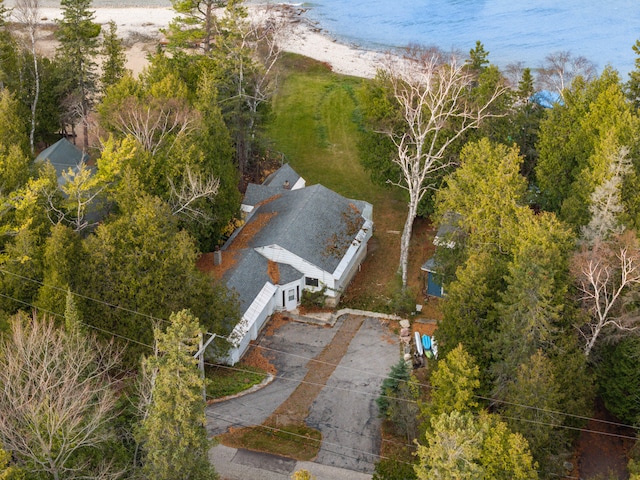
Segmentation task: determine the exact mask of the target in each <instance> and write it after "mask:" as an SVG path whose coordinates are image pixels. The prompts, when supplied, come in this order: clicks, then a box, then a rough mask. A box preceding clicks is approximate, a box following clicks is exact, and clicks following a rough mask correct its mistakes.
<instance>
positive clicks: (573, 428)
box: [0, 293, 637, 479]
mask: <svg viewBox="0 0 640 480" xmlns="http://www.w3.org/2000/svg"><path fill="white" fill-rule="evenodd" d="M0 296H2V297H4V298H7V299H10V300H14V301H16V302H19V303H21V304H23V305H27V306H30V307H32V308H36V309H39V307H37V306H35V305H34V304H31V303H28V302H25V301H23V300H20V299H17V298H13V297H11V296H9V295H6V294H3V293H0ZM40 310H42V311H43V312H45V313H49V314H51V315H54V316H57V317H63V318H64V315H61V314H59V313H56V312H53V311H50V310H46V309H43V308H40ZM80 323H81V324H83V325H85V326H87V327H89V328H93V329H96V330H98V331H102V332H103V333H108V334H111V335H113V336H116V337H119V338H122V339H124V340H127V341H131V342H134V343H137V344H139V345H142V346H145V347H148V348H150V349H153V347H152V346H151V345H148V344H145V343H142V342H139V341H137V340H134V339H131V338H128V337H125V336H122V335H119V334H117V333H115V332H111V331H108V330H105V329H101V328H99V327H95V326H94V325H90V324H87V323H85V322H80ZM272 350H274V351H277V352H279V353H284V354H287V353H288V352H284V351H279V350H275V349H272ZM294 355H295V354H294ZM296 356H299V355H296ZM299 357H300V356H299ZM301 358H306V359H308V360H309V361H312V360H314V359H311V358H309V357H301ZM314 361H315V360H314ZM317 362H318V363H325V364H327V365H331V366H334V367H336V368H337V367H339V366H340V365H337V364H331V363H329V362H323V361H317ZM208 365H210V366H211V365H213V366H220V365H215V364H211V363H208ZM229 368H234V367H229ZM342 368H347V369H351V370H355V371H360V372H364V373H371V372H366V371H362V370H358V369H354V368H351V367H342ZM234 369H236V370H240V369H237V368H234ZM245 371H247V370H245ZM374 375H375V376H379V377H382V378H390V377H388V376H381V375H376V374H374ZM276 378H281V379H283V380H288V381H295V382H298V383H309V384H312V385H317V386H322V387H323V388H335V389H339V390H347V389H344V388H341V387H331V386H328V385H326V384H318V383H313V382H306V381H304V380H292V379H288V378H286V377H276ZM419 385H423V386H426V387H429V388H433V387H432V386H430V385H426V384H420V383H419ZM348 391H352V390H348ZM357 393H360V394H363V395H368V396H374V395H373V394H371V393H368V392H357ZM209 398H212V397H210V396H209ZM393 398H395V397H393ZM479 398H482V397H479ZM407 401H409V402H411V403H417V402H415V401H413V400H407ZM524 407H527V408H533V409H537V410H542V411H545V410H544V409H539V408H536V407H528V406H524ZM261 410H262V411H264V412H266V411H265V410H263V409H261ZM548 412H553V411H548ZM560 414H562V412H560ZM212 415H213V417H216V418H218V419H220V420H222V421H225V422H227V423H229V424H234V423H236V422H235V421H234V422H232V421H230V420H229V418H228V417H223V416H221V415H217V414H215V413H213V414H210V413H207V411H206V409H205V416H206V417H208V418H211V417H212ZM566 415H569V414H566ZM569 416H570V415H569ZM501 417H502V418H506V419H510V420H515V421H522V422H528V423H534V424H539V425H544V426H550V427H553V428H566V429H570V430H575V431H580V432H585V433H593V434H600V435H606V436H610V437H617V438H623V439H628V440H634V441H635V440H637V438H636V437H631V436H627V435H620V434H615V433H609V432H600V431H596V430H589V429H585V428H578V427H571V426H568V425H557V424H552V423H547V422H540V421H536V420H530V419H525V418H521V417H508V416H504V415H501ZM232 418H235V420H236V421H240V424H241V425H242V426H244V427H247V428H248V427H257V428H262V429H267V430H271V431H277V432H281V433H285V434H287V435H291V436H295V437H298V438H300V439H301V440H302V441H309V440H312V441H314V442H316V443H318V442H319V443H320V448H324V446H325V445H328V446H335V447H339V448H347V449H350V450H352V451H354V452H357V453H362V454H364V455H370V456H372V457H377V458H379V459H382V460H391V458H390V457H385V456H383V455H379V454H375V453H373V452H366V451H364V450H360V449H355V448H353V447H348V446H344V445H341V444H338V443H334V442H327V441H326V440H324V441H323V440H315V439H311V438H309V437H307V436H304V435H300V434H296V433H293V432H288V431H286V430H282V429H279V428H276V427H271V426H267V425H250V424H245V423H244V422H243V421H242V419H240V418H238V417H232ZM584 418H587V417H584ZM592 420H598V419H592ZM605 423H613V424H614V425H621V426H626V425H624V424H616V423H615V422H605ZM321 424H322V425H327V426H329V427H333V428H337V427H336V426H335V425H331V424H328V423H321ZM337 430H339V431H342V432H345V433H348V434H354V433H356V432H352V431H350V430H346V429H344V428H337ZM359 435H360V436H363V437H366V438H377V437H372V436H370V435H363V434H359ZM385 441H387V442H390V441H388V440H385ZM390 443H394V444H397V445H402V446H409V447H414V448H415V446H413V445H409V444H404V443H400V442H390ZM329 453H332V454H334V455H338V456H342V457H344V458H350V459H353V460H361V459H360V458H358V457H353V456H349V455H346V454H344V453H340V452H335V451H331V450H329ZM395 460H396V461H397V462H399V463H403V464H405V465H409V466H413V465H414V464H413V463H409V462H404V461H401V460H397V459H395ZM562 478H570V479H574V478H576V477H570V476H566V475H565V476H563V477H562Z"/></svg>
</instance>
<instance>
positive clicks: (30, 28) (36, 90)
mask: <svg viewBox="0 0 640 480" xmlns="http://www.w3.org/2000/svg"><path fill="white" fill-rule="evenodd" d="M13 16H14V18H15V19H16V21H17V22H18V23H19V24H20V25H22V27H23V28H24V29H25V30H26V34H27V36H28V40H29V46H28V48H29V51H30V53H31V56H32V58H33V82H34V85H33V98H32V99H31V128H30V130H29V146H30V147H31V153H33V152H34V148H35V147H34V145H35V131H36V110H37V107H38V100H39V97H40V70H39V66H38V56H37V54H36V44H37V42H38V30H39V27H40V2H39V0H15V7H14V10H13Z"/></svg>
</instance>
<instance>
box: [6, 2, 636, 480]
mask: <svg viewBox="0 0 640 480" xmlns="http://www.w3.org/2000/svg"><path fill="white" fill-rule="evenodd" d="M15 3H16V6H15V7H14V15H15V16H16V18H18V19H19V23H18V24H17V25H16V24H11V23H9V22H8V20H7V18H8V11H7V9H6V8H4V7H3V2H2V0H0V112H1V114H0V329H1V331H2V337H1V339H0V385H2V393H0V441H1V442H2V447H3V450H2V451H1V452H0V478H7V479H14V478H16V479H17V478H29V479H31V478H34V479H36V478H37V479H39V478H42V479H49V478H53V479H56V480H57V479H62V478H69V479H72V478H105V479H106V478H148V479H180V478H185V479H186V478H189V479H199V478H202V479H209V478H217V475H216V473H215V469H214V468H213V466H212V465H210V464H209V462H208V460H207V451H208V448H209V446H210V442H209V441H208V440H207V437H206V431H205V428H204V425H205V421H206V418H205V413H204V404H205V402H204V400H205V399H203V395H202V392H203V387H204V380H203V379H202V378H201V377H200V374H199V372H198V370H197V362H196V361H195V360H194V358H193V355H194V353H195V352H197V351H198V348H199V347H198V345H199V341H200V339H201V337H202V335H203V333H206V332H208V333H215V334H217V335H218V336H219V337H220V341H219V342H216V343H215V344H214V347H213V349H214V350H215V352H216V353H219V354H223V353H224V350H225V348H228V345H229V339H227V340H225V338H226V337H228V335H229V334H230V333H231V331H232V329H233V327H234V326H235V325H236V323H237V322H238V320H239V317H240V314H239V311H238V310H239V307H238V305H237V302H236V300H235V296H234V293H233V292H230V291H229V290H228V289H227V288H226V287H225V285H224V284H223V283H222V282H220V281H216V280H214V279H212V278H211V277H210V276H208V275H206V274H205V273H203V272H202V271H200V270H199V269H198V268H197V266H196V265H197V260H198V259H199V258H200V256H201V254H202V253H203V252H210V251H212V250H213V249H215V248H216V247H219V246H220V245H221V244H222V243H223V242H224V240H225V239H226V238H227V237H228V236H229V235H230V234H231V233H232V232H233V230H234V229H235V228H237V226H238V225H241V222H242V218H241V216H240V208H239V207H240V199H241V192H242V190H243V188H244V186H245V185H246V183H247V182H249V181H260V180H261V179H262V177H263V176H264V173H265V172H266V171H269V169H270V168H272V167H273V166H274V165H278V164H279V163H278V162H279V161H280V159H281V158H282V157H283V154H282V152H278V151H277V150H276V148H277V145H276V148H274V141H273V139H272V138H270V132H272V130H270V128H271V127H272V126H273V122H274V119H273V118H274V111H276V110H277V108H276V107H277V105H276V104H275V102H276V100H277V98H278V94H279V92H280V89H281V88H282V82H285V81H286V80H283V78H284V77H285V75H283V74H282V72H283V71H284V70H285V69H286V68H287V66H288V65H290V64H291V63H293V62H292V60H291V57H290V56H287V55H285V54H283V52H281V51H280V50H279V48H278V45H277V42H276V41H275V39H276V37H277V33H278V30H279V28H281V27H282V26H281V25H280V24H279V23H278V21H277V20H276V19H267V20H266V21H265V22H263V23H262V24H260V25H256V24H253V23H251V22H249V21H247V13H246V10H245V9H244V7H243V6H242V4H241V3H239V2H236V1H234V0H230V1H226V0H174V1H173V2H172V3H173V8H174V10H175V11H176V12H177V13H178V16H177V17H176V18H175V20H174V21H173V22H172V23H171V24H170V26H169V28H168V29H167V32H166V35H167V38H168V44H167V45H166V47H163V48H160V47H159V48H158V49H157V51H155V52H154V53H153V54H150V56H149V66H148V67H147V68H146V69H145V71H144V72H143V73H142V74H141V75H140V76H138V77H137V78H134V77H133V76H132V75H131V73H130V72H127V71H126V69H125V68H124V65H125V62H124V47H123V43H122V40H121V39H120V38H119V37H118V33H117V29H116V27H115V25H114V24H110V25H108V27H107V28H105V29H104V31H102V30H101V28H100V26H99V25H97V24H96V23H94V21H93V12H92V10H91V8H92V7H91V1H90V0H62V1H61V7H62V9H63V18H62V19H61V20H59V21H58V22H57V24H56V29H55V35H56V38H57V39H58V41H59V45H60V46H59V48H58V50H57V51H56V53H55V57H54V58H46V57H42V56H40V55H38V54H37V50H36V39H37V34H38V31H39V29H41V28H42V25H40V24H39V21H38V18H39V17H38V15H37V2H32V1H27V0H16V2H15ZM220 9H222V12H223V13H220ZM632 48H633V49H634V51H635V52H636V54H638V60H637V62H636V68H635V70H633V71H632V72H631V73H630V74H629V78H628V79H622V78H621V76H620V75H619V74H618V72H616V71H615V70H614V69H612V68H610V67H606V68H604V69H603V71H602V72H597V71H596V69H595V67H594V66H593V64H591V62H589V61H588V60H587V59H584V58H582V57H575V56H573V55H572V54H570V53H567V52H559V53H555V54H551V55H549V57H548V58H547V60H546V63H545V64H544V65H542V66H539V67H536V68H530V67H526V66H525V64H524V63H522V64H515V65H509V66H508V67H506V68H504V69H503V70H500V69H499V68H498V67H497V66H495V65H493V64H491V62H490V61H489V52H487V51H486V50H485V49H484V46H483V45H482V43H481V42H477V43H476V45H475V46H474V47H473V48H472V49H471V50H470V51H469V54H468V55H462V54H460V53H454V54H451V53H446V52H443V51H441V50H439V49H437V48H426V47H421V46H409V47H407V48H406V49H403V50H401V51H399V52H396V53H395V54H394V55H390V56H389V58H388V59H387V62H386V63H385V66H384V68H381V69H380V70H379V72H378V75H377V76H376V78H375V79H373V80H358V81H357V82H354V81H353V79H350V80H349V82H350V83H349V85H350V87H349V101H351V102H354V105H355V108H354V109H353V115H352V117H351V122H353V124H354V125H355V127H356V128H355V129H354V132H355V137H354V142H355V144H357V151H358V157H359V162H360V163H361V166H362V167H363V168H364V169H365V171H366V172H367V174H368V175H369V176H370V178H371V181H373V182H374V183H375V184H378V185H383V186H384V187H385V188H388V190H386V192H388V196H389V198H396V197H397V196H398V195H400V198H402V205H403V209H404V205H405V204H406V210H404V213H405V214H406V221H405V222H404V228H403V231H402V233H401V238H400V242H399V245H398V247H399V251H398V252H397V254H398V257H397V258H398V265H399V266H398V274H397V278H396V279H394V282H393V283H394V285H397V291H393V292H388V296H389V297H392V296H393V297H394V301H393V302H390V303H388V304H387V307H388V308H391V309H392V310H394V311H396V310H397V311H398V313H401V311H402V305H405V304H407V303H408V304H413V305H415V304H416V295H417V293H416V292H414V291H412V289H411V288H410V287H409V283H410V282H409V278H408V274H407V271H408V265H409V262H410V258H409V257H410V253H411V250H410V245H411V238H412V229H413V226H414V225H415V223H416V219H420V218H428V219H430V221H431V222H432V223H433V224H435V225H438V224H439V223H441V222H443V221H445V219H446V221H448V222H453V225H452V226H454V227H455V228H453V229H452V233H451V235H452V236H451V238H450V242H449V244H450V245H451V248H438V249H437V253H436V255H437V257H436V258H437V265H438V268H439V272H438V275H439V278H440V280H441V281H442V283H443V285H444V288H445V290H446V292H447V296H446V298H445V299H444V300H443V301H442V302H441V304H440V305H441V309H442V320H441V321H440V322H439V324H438V329H437V331H436V334H435V336H436V339H437V341H438V343H439V346H440V360H438V362H437V363H435V365H431V364H430V366H429V368H428V369H427V370H426V372H422V373H421V375H422V376H421V377H420V378H417V377H416V375H414V374H413V373H412V372H411V371H410V369H409V368H407V366H406V364H405V363H404V362H399V363H398V365H397V366H396V367H394V369H393V370H392V371H391V372H390V373H389V376H388V378H387V379H386V380H385V382H384V383H383V386H382V391H381V396H380V399H379V401H378V406H379V409H380V414H381V416H382V417H383V418H385V419H386V420H387V424H388V426H389V428H390V430H391V431H392V432H393V434H394V435H397V436H399V437H402V438H405V439H406V441H408V442H410V443H411V444H413V445H414V446H415V451H416V454H415V455H412V454H408V455H407V454H406V452H404V453H398V456H397V457H393V458H388V457H385V458H383V459H382V460H381V461H380V462H379V463H378V464H377V465H376V472H375V474H374V478H377V479H387V478H389V479H393V478H403V479H406V478H420V479H423V478H424V479H426V478H430V479H433V478H436V479H449V478H450V479H467V478H468V479H476V478H491V479H500V478H504V479H537V478H558V477H560V478H562V476H563V475H566V474H567V471H568V470H570V469H568V468H567V464H569V465H570V464H571V454H572V447H573V445H574V444H575V441H576V438H577V436H578V433H579V432H580V429H582V428H583V427H584V425H585V424H586V420H588V419H589V418H591V416H592V415H593V410H594V405H595V404H596V399H598V400H599V401H602V402H603V403H604V406H605V407H606V409H607V410H608V411H609V412H610V413H611V414H613V415H614V416H615V417H616V419H617V421H618V422H619V423H620V424H622V425H626V426H627V427H628V428H630V429H632V431H633V432H634V434H635V432H637V428H638V424H639V423H640V381H639V380H640V369H639V368H638V364H639V362H638V359H639V357H640V337H638V335H637V334H638V332H640V316H639V315H638V306H639V303H638V302H639V298H638V293H640V247H639V245H638V239H637V234H636V231H637V229H638V226H639V225H638V224H639V223H640V196H638V194H637V191H638V187H639V186H640V138H639V137H638V132H639V131H640V129H639V127H640V125H639V122H640V116H639V110H638V109H639V108H640V41H639V42H637V43H636V44H635V45H634V46H632ZM98 59H100V61H101V65H102V66H101V68H100V69H99V70H98V68H97V61H98ZM354 85H355V86H354ZM308 88H311V87H308ZM542 92H547V94H549V92H551V94H552V98H553V103H552V104H546V103H545V102H544V101H542V100H541V98H542ZM299 128H305V127H304V126H299ZM306 128H311V129H313V127H306ZM63 135H64V136H66V137H67V138H69V139H71V140H72V141H73V142H75V143H76V145H77V146H78V148H80V149H81V150H83V151H85V152H87V153H88V154H89V155H90V158H91V160H90V162H88V164H87V165H85V164H82V165H81V166H80V167H79V169H77V170H76V171H71V170H70V171H69V172H66V173H65V174H64V175H63V181H59V179H58V178H57V176H56V172H55V169H54V167H53V166H52V165H51V164H50V163H42V162H36V161H35V160H34V159H35V157H36V155H37V153H38V152H39V151H41V150H42V149H43V148H44V147H46V146H47V145H50V144H52V143H53V142H55V141H56V140H57V139H59V138H61V136H63ZM314 135H319V136H322V132H318V131H315V132H314ZM320 161H321V159H316V160H315V163H316V164H319V163H320ZM318 180H321V179H318ZM381 201H382V202H384V201H385V200H384V199H383V200H381ZM374 211H376V210H375V208H374ZM374 221H375V218H374ZM394 255H395V254H394ZM394 258H395V257H394ZM345 298H347V299H348V298H349V295H346V296H345ZM389 305H391V307H389ZM231 341H232V339H231ZM205 398H206V394H205ZM627 454H628V458H629V464H628V471H627V472H626V474H628V475H629V476H630V478H634V479H638V478H640V464H639V463H638V462H639V461H640V453H638V452H636V450H635V449H632V450H631V451H629V452H627Z"/></svg>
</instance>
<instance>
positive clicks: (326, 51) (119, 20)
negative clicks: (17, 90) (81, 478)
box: [37, 4, 383, 78]
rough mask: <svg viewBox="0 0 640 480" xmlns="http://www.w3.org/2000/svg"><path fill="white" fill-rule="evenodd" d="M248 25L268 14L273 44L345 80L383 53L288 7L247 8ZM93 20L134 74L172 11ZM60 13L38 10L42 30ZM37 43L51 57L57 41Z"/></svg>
mask: <svg viewBox="0 0 640 480" xmlns="http://www.w3.org/2000/svg"><path fill="white" fill-rule="evenodd" d="M248 11H249V20H250V21H252V22H260V21H264V19H266V18H267V17H268V16H269V15H273V16H275V17H276V18H278V19H279V20H280V21H281V22H282V25H283V28H282V30H281V33H280V34H279V35H278V44H279V45H280V47H281V48H282V49H283V50H285V51H288V52H293V53H298V54H301V55H305V56H307V57H310V58H314V59H316V60H319V61H321V62H324V63H327V64H329V65H330V66H331V68H332V69H333V71H335V72H337V73H341V74H345V75H352V76H357V77H363V78H372V77H373V76H375V74H376V69H377V68H378V67H379V66H380V62H381V60H382V58H383V54H381V53H380V52H373V51H367V50H363V49H359V48H355V47H352V46H348V45H343V44H340V43H338V42H336V41H334V40H333V39H332V38H330V37H329V36H327V35H325V34H323V32H322V31H321V30H320V29H319V28H317V27H316V26H315V25H313V24H312V23H311V22H309V21H308V20H307V19H306V18H305V17H304V10H303V9H302V8H300V7H295V6H291V5H273V4H271V5H250V6H249V7H248ZM95 12H96V14H95V20H96V22H97V23H99V24H106V23H108V22H109V21H112V20H113V21H114V22H115V23H116V25H117V27H118V35H119V36H120V37H121V38H123V39H124V41H125V45H126V46H127V52H126V53H127V68H129V69H130V70H131V71H132V72H133V73H134V75H137V74H139V73H140V72H142V70H143V69H144V67H145V66H146V65H147V58H146V57H147V53H148V52H150V51H152V50H153V49H155V46H156V45H157V43H158V41H159V40H160V39H161V38H162V33H161V30H162V29H163V28H166V27H167V25H168V24H169V22H170V21H171V19H172V18H173V17H174V15H175V12H174V11H173V10H172V9H170V8H162V7H156V8H137V7H126V8H96V9H95ZM61 16H62V11H61V9H59V8H41V9H40V18H41V19H42V23H43V26H45V27H46V26H47V25H52V24H53V23H54V20H55V19H57V18H61ZM43 30H44V31H45V33H44V34H43V35H41V37H40V38H39V40H38V44H37V46H38V49H39V50H40V51H41V53H43V54H44V55H52V54H53V52H55V48H56V41H55V39H54V37H53V35H52V34H50V29H46V28H45V29H43Z"/></svg>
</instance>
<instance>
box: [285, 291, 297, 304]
mask: <svg viewBox="0 0 640 480" xmlns="http://www.w3.org/2000/svg"><path fill="white" fill-rule="evenodd" d="M287 295H288V296H289V301H290V302H293V301H294V300H295V299H296V291H295V289H293V288H292V289H291V290H289V291H288V292H287Z"/></svg>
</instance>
